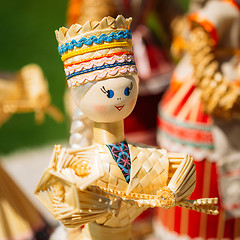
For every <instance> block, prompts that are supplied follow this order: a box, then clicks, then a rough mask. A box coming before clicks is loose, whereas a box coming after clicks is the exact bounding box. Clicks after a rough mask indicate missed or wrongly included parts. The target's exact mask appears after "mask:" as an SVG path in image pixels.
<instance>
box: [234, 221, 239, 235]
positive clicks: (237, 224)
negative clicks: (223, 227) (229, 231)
mask: <svg viewBox="0 0 240 240" xmlns="http://www.w3.org/2000/svg"><path fill="white" fill-rule="evenodd" d="M238 238H240V218H237V219H235V224H234V239H238Z"/></svg>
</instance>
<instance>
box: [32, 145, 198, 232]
mask: <svg viewBox="0 0 240 240" xmlns="http://www.w3.org/2000/svg"><path fill="white" fill-rule="evenodd" d="M129 149H130V155H131V162H132V167H131V178H130V182H129V184H127V182H126V180H125V178H124V176H123V174H122V172H121V170H120V169H119V167H118V166H117V163H116V162H115V161H114V160H113V158H112V156H111V154H110V152H109V150H108V148H107V147H106V146H105V145H102V144H95V145H93V146H91V147H88V148H85V149H82V150H71V149H64V148H62V149H61V148H60V147H59V146H57V147H56V148H55V151H54V153H53V156H52V160H51V163H50V165H49V167H48V169H47V170H46V171H45V173H44V175H43V177H42V179H41V181H40V182H39V185H38V187H37V189H36V195H37V197H38V198H39V199H40V200H41V201H42V203H43V204H44V205H45V206H46V207H47V208H48V210H49V211H50V212H51V213H52V214H53V215H54V216H55V218H57V219H59V220H61V221H62V222H63V223H64V225H65V226H67V227H76V226H79V225H82V224H86V223H88V222H92V221H96V222H97V223H98V224H100V225H103V226H107V227H114V228H115V227H125V226H128V225H129V224H130V223H131V222H132V221H133V220H134V219H135V218H136V217H137V216H138V215H139V214H140V213H141V212H142V211H143V210H145V209H146V208H147V207H154V206H157V205H159V203H158V202H157V201H156V200H154V199H153V198H152V200H150V201H149V199H151V197H150V196H152V195H156V194H157V192H158V191H159V190H161V189H163V188H164V187H165V186H167V185H169V187H170V188H171V189H172V191H175V193H176V194H177V196H178V197H177V198H176V200H177V201H180V200H182V199H184V198H186V197H188V196H189V195H190V194H191V192H192V191H193V189H194V187H195V178H196V176H195V167H194V164H193V161H192V159H191V158H190V157H189V156H188V155H186V154H167V152H166V151H165V150H161V149H156V148H146V147H140V146H136V145H132V144H129ZM177 171H178V172H177ZM175 172H177V174H175ZM176 176H177V177H176ZM181 178H183V179H181ZM184 179H185V180H184ZM96 187H98V188H96ZM103 190H104V191H103ZM144 194H145V195H144ZM119 197H121V198H122V200H120V199H119ZM144 198H146V201H145V202H144ZM147 198H149V199H147ZM99 199H101V200H99ZM109 199H110V200H111V201H110V202H109ZM124 199H125V200H124ZM131 199H135V200H136V202H134V201H132V200H131ZM100 203H103V205H101V204H100ZM104 204H105V207H104ZM119 204H121V207H120V209H119ZM169 206H170V204H168V203H167V204H166V207H169ZM93 209H95V210H93Z"/></svg>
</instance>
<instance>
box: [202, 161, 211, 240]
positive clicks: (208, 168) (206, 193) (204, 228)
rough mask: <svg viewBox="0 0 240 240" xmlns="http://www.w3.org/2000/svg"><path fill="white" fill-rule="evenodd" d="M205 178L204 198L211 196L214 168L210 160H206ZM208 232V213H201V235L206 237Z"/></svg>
mask: <svg viewBox="0 0 240 240" xmlns="http://www.w3.org/2000/svg"><path fill="white" fill-rule="evenodd" d="M204 165H205V166H204V178H203V179H204V180H203V193H202V196H203V197H204V198H208V197H209V192H210V182H211V169H212V164H211V163H210V162H209V161H208V160H205V164H204ZM206 234H207V214H205V213H201V218H200V233H199V235H200V236H201V237H202V238H203V239H205V238H206Z"/></svg>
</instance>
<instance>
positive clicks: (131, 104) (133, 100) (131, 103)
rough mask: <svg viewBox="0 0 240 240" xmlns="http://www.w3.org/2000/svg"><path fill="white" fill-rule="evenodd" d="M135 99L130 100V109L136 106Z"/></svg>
mask: <svg viewBox="0 0 240 240" xmlns="http://www.w3.org/2000/svg"><path fill="white" fill-rule="evenodd" d="M136 100H137V99H136V98H134V99H132V100H131V102H130V107H134V106H135V104H136Z"/></svg>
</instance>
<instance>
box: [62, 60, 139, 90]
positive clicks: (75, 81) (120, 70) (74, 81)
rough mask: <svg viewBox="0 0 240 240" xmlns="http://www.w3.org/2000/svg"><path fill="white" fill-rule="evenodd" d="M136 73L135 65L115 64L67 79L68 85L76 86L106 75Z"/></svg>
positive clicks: (104, 77)
mask: <svg viewBox="0 0 240 240" xmlns="http://www.w3.org/2000/svg"><path fill="white" fill-rule="evenodd" d="M133 73H137V68H136V65H132V66H129V65H124V66H121V67H120V66H117V67H113V68H105V69H102V70H98V71H94V72H89V73H86V74H84V75H77V76H75V77H73V78H71V79H69V80H67V84H68V87H70V88H71V87H77V86H79V85H81V84H85V83H87V82H92V81H97V80H103V79H106V78H108V77H113V76H117V75H119V76H124V75H126V74H131V75H132V74H133Z"/></svg>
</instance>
